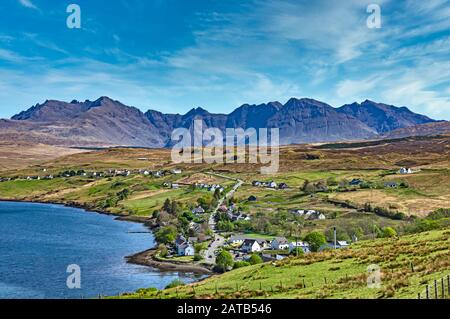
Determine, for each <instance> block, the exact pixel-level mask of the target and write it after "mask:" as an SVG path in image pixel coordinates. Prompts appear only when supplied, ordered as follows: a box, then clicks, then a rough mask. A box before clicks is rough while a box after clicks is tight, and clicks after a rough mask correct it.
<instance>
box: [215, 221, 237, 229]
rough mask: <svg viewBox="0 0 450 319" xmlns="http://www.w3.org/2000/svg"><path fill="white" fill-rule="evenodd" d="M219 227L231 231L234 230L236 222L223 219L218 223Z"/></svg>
mask: <svg viewBox="0 0 450 319" xmlns="http://www.w3.org/2000/svg"><path fill="white" fill-rule="evenodd" d="M217 229H219V230H221V231H226V232H231V231H233V230H234V224H233V223H232V222H231V221H229V220H226V221H225V220H221V221H219V222H218V223H217Z"/></svg>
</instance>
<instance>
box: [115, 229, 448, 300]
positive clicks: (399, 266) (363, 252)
mask: <svg viewBox="0 0 450 319" xmlns="http://www.w3.org/2000/svg"><path fill="white" fill-rule="evenodd" d="M449 247H450V230H449V229H446V230H436V231H430V232H425V233H420V234H415V235H410V236H404V237H401V238H399V239H379V240H374V241H364V242H360V243H358V244H356V245H354V246H353V247H352V248H350V249H346V250H338V251H327V252H322V253H317V254H309V255H306V256H304V257H298V258H294V257H293V258H289V259H285V260H282V261H278V262H274V263H266V264H259V265H254V266H249V267H244V268H240V269H237V270H233V271H230V272H228V273H225V274H222V275H217V276H213V277H210V278H208V279H206V280H204V281H201V282H198V283H195V284H191V285H187V286H181V287H177V288H171V289H166V290H162V291H158V290H155V289H141V290H139V291H138V292H136V293H132V294H125V295H123V296H121V297H120V298H202V299H206V298H337V299H345V298H351V299H354V298H364V299H372V298H402V299H403V298H417V296H418V293H421V294H422V296H424V291H425V286H426V285H427V284H431V282H432V281H433V280H434V279H440V278H442V277H445V276H447V275H449V274H450V252H449ZM373 264H375V265H378V266H379V267H380V268H381V280H382V286H381V287H380V288H379V289H371V288H368V285H367V279H368V276H369V274H368V271H367V267H368V266H369V265H373Z"/></svg>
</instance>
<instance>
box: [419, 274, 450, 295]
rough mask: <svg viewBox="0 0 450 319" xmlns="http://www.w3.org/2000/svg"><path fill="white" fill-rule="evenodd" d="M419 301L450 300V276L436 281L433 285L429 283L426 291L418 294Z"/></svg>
mask: <svg viewBox="0 0 450 319" xmlns="http://www.w3.org/2000/svg"><path fill="white" fill-rule="evenodd" d="M417 297H418V299H449V298H450V275H447V276H444V277H442V278H440V279H435V280H434V281H433V282H431V284H429V283H427V285H426V286H425V289H424V290H422V291H421V292H419V293H418V294H417Z"/></svg>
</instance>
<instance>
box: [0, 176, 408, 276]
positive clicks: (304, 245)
mask: <svg viewBox="0 0 450 319" xmlns="http://www.w3.org/2000/svg"><path fill="white" fill-rule="evenodd" d="M415 172H416V171H414V170H413V169H411V168H403V167H402V168H401V169H400V170H398V171H397V172H392V174H399V175H405V174H414V173H415ZM206 175H210V176H214V177H215V178H217V179H222V180H228V181H233V183H235V185H234V187H233V186H232V185H230V183H225V184H223V183H222V182H219V181H218V180H215V181H213V179H211V181H210V182H208V181H200V180H195V179H192V180H189V172H184V171H183V170H182V169H180V168H171V169H159V170H151V169H144V168H141V169H126V168H123V169H103V170H82V169H80V170H64V171H60V172H52V173H50V172H49V170H48V169H46V168H41V170H40V172H39V174H35V175H28V176H9V177H0V182H7V181H14V180H25V181H32V180H37V181H39V180H42V181H44V180H53V179H57V178H62V179H70V178H74V177H80V178H86V179H91V180H100V179H108V180H111V179H112V178H119V179H120V178H132V177H133V176H142V177H148V178H150V179H155V181H156V180H158V179H163V180H162V181H160V184H159V185H160V187H161V189H165V190H167V191H175V190H180V189H184V190H186V191H197V192H207V193H209V194H211V195H210V196H211V203H209V204H208V205H206V204H205V203H201V202H191V203H188V204H187V205H184V206H183V208H181V211H180V208H178V209H174V211H172V212H168V210H170V209H167V208H165V206H166V205H165V206H163V207H162V209H161V211H159V212H157V213H156V212H154V213H153V219H154V221H153V228H154V231H155V234H156V239H157V241H158V247H157V248H156V250H157V251H158V252H157V254H155V258H159V259H160V260H164V261H166V262H175V263H177V262H180V261H183V262H189V263H195V264H199V265H203V266H205V267H208V268H214V267H215V266H216V264H217V257H218V256H219V255H220V254H224V253H226V254H228V255H229V256H231V258H232V260H233V263H234V264H235V265H239V264H241V265H246V264H247V263H254V262H255V260H257V261H261V262H267V261H273V260H281V259H284V258H287V257H289V256H290V255H296V256H298V255H299V254H310V253H315V252H320V251H323V250H328V249H342V248H347V247H349V246H350V245H351V243H354V242H356V241H357V240H358V238H357V236H353V235H352V236H351V239H350V240H342V238H339V236H336V229H335V233H334V238H330V236H327V238H325V236H324V235H323V233H320V234H319V235H320V236H321V238H320V240H319V241H317V240H315V239H314V238H313V240H309V241H308V240H306V239H305V236H302V240H300V238H299V236H292V234H291V236H279V235H278V236H277V235H273V236H270V235H268V234H264V233H258V232H250V233H249V232H248V231H246V230H245V229H246V228H248V225H249V224H250V223H253V222H254V220H255V219H256V221H255V222H256V223H257V220H258V218H259V217H257V216H255V214H251V213H250V212H249V211H248V209H243V206H245V205H243V204H246V205H248V204H249V203H259V202H260V199H259V198H258V195H257V194H259V191H260V190H261V191H264V190H267V191H273V192H281V193H285V192H292V191H295V190H294V189H293V188H291V187H290V186H289V185H288V183H287V182H283V181H281V180H278V181H277V182H275V181H273V180H268V181H261V180H252V181H248V182H247V183H246V185H247V187H250V188H252V189H254V190H255V192H254V193H252V194H248V197H245V198H244V199H242V198H241V199H240V201H236V200H234V198H233V195H234V192H236V191H237V190H238V189H239V188H240V187H241V186H242V185H243V184H244V182H243V181H242V180H240V179H238V178H236V177H228V176H225V175H221V174H218V173H214V172H208V173H207V174H206ZM171 176H173V178H171ZM182 177H184V178H182ZM186 179H188V180H186ZM343 183H344V182H343V181H341V182H339V183H337V186H336V187H337V188H336V187H335V188H333V191H340V189H341V188H342V189H344V190H355V189H356V188H361V189H362V188H385V189H390V188H400V187H407V185H404V183H403V182H397V181H387V182H384V183H382V184H373V183H369V182H366V181H365V180H364V179H362V178H353V179H351V180H349V181H347V182H345V185H344V184H343ZM330 185H332V184H330V183H328V185H327V183H324V182H322V181H319V182H315V183H311V182H307V181H305V184H304V185H303V187H301V188H300V190H301V191H303V192H304V193H306V194H312V195H311V196H313V194H314V193H317V192H329V191H330ZM297 187H298V186H297ZM297 187H296V188H297ZM117 195H118V201H120V200H124V199H126V197H127V196H128V192H124V191H123V192H119V193H117ZM119 195H120V196H119ZM266 203H267V204H269V206H271V207H274V206H275V203H270V202H267V201H266ZM108 205H109V204H108ZM168 205H169V206H171V205H175V204H174V203H171V202H170V201H169V204H168ZM286 212H287V213H289V214H291V216H293V217H292V218H294V220H301V221H304V222H322V221H326V220H328V219H329V218H330V216H328V215H329V213H328V212H323V211H321V210H319V209H313V208H308V207H301V208H290V209H288V210H286ZM167 213H169V214H168V215H170V214H172V215H173V217H171V218H172V221H167V218H166V217H164V216H166V215H167ZM169 220H170V218H169ZM293 223H294V224H295V221H294V222H293ZM242 225H244V226H243V227H241V226H242ZM245 225H247V226H245ZM169 230H170V231H171V232H172V233H173V234H175V235H176V236H175V237H170V239H167V238H164V239H163V240H161V239H160V237H161V236H159V235H158V234H161V233H164V232H167V231H169ZM316 235H317V234H316ZM162 237H164V236H162ZM165 237H168V236H165ZM314 241H315V242H314Z"/></svg>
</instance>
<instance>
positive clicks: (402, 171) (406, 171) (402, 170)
mask: <svg viewBox="0 0 450 319" xmlns="http://www.w3.org/2000/svg"><path fill="white" fill-rule="evenodd" d="M399 173H400V174H412V173H413V171H412V170H411V169H410V168H406V167H402V168H400V171H399Z"/></svg>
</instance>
